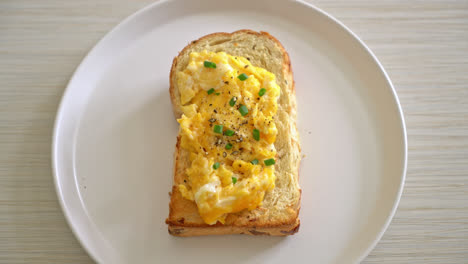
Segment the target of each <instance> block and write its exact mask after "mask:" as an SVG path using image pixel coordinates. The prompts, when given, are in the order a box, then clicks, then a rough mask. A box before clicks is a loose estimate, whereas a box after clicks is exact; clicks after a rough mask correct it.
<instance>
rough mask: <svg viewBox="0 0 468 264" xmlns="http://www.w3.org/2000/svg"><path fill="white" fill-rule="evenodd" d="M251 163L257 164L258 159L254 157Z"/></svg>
mask: <svg viewBox="0 0 468 264" xmlns="http://www.w3.org/2000/svg"><path fill="white" fill-rule="evenodd" d="M250 163H252V164H253V165H257V164H258V159H254V160H252V161H251V162H250Z"/></svg>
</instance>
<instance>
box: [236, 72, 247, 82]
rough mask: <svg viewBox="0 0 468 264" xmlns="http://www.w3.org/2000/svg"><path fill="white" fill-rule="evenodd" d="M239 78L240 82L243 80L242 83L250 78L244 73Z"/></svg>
mask: <svg viewBox="0 0 468 264" xmlns="http://www.w3.org/2000/svg"><path fill="white" fill-rule="evenodd" d="M237 78H239V80H241V81H245V80H247V78H249V76H248V75H247V74H245V73H242V74H240V75H239V76H237Z"/></svg>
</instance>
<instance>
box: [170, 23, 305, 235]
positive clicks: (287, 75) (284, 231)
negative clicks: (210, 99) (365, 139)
mask: <svg viewBox="0 0 468 264" xmlns="http://www.w3.org/2000/svg"><path fill="white" fill-rule="evenodd" d="M244 35H247V36H254V37H256V38H264V39H266V40H267V41H268V40H269V41H271V42H272V43H274V45H276V47H275V48H278V49H279V50H280V53H281V56H282V58H281V59H282V63H281V66H282V75H283V77H284V80H282V81H284V83H282V84H281V85H280V86H281V87H282V94H281V96H282V97H285V96H286V97H287V99H288V100H287V109H285V111H287V112H288V116H290V117H291V118H290V119H291V120H289V121H288V122H290V125H291V130H293V133H292V134H293V135H291V136H290V140H291V147H290V148H291V150H289V151H290V152H294V154H295V157H296V159H294V161H293V162H292V163H294V164H292V165H291V168H292V169H294V170H295V171H294V172H290V173H291V174H292V175H293V176H292V177H294V180H295V181H294V184H295V185H296V186H293V190H294V191H296V192H298V197H297V198H296V199H295V200H294V201H293V202H292V203H291V204H290V205H288V206H287V207H285V208H283V209H282V210H281V212H280V213H276V214H269V211H272V210H271V209H273V208H271V209H269V208H268V207H267V208H265V207H262V206H261V207H259V208H257V209H255V210H252V211H247V210H244V211H242V212H239V213H233V214H229V215H228V216H227V218H226V223H225V224H221V223H219V222H218V223H216V224H214V225H208V224H206V223H205V222H204V221H203V220H202V218H201V217H200V215H199V214H198V208H197V206H196V204H195V202H193V201H189V200H187V199H185V198H183V197H182V195H181V193H180V192H179V190H178V187H177V186H178V185H179V184H182V183H183V182H184V178H185V177H186V175H185V169H186V168H187V166H188V165H189V164H187V160H188V153H187V152H186V151H184V150H183V149H181V147H180V136H178V137H177V143H176V148H175V152H174V172H173V175H174V184H173V187H172V191H171V193H170V196H171V201H170V203H169V217H168V218H167V219H166V224H168V231H169V234H171V235H174V236H182V237H187V236H201V235H224V234H248V235H272V236H287V235H292V234H295V233H296V232H298V230H299V226H300V220H299V210H300V196H301V189H300V187H299V185H298V183H297V180H298V177H299V171H298V169H299V162H300V145H299V139H298V135H297V127H296V99H295V88H294V85H295V83H294V79H293V74H292V69H291V61H290V58H289V55H288V53H287V52H286V50H285V49H284V47H283V46H282V45H281V43H280V42H279V41H278V40H277V39H276V38H275V37H273V36H272V35H270V34H269V33H267V32H262V31H260V32H256V31H252V30H248V29H243V30H239V31H235V32H233V33H225V32H219V33H212V34H209V35H206V36H203V37H201V38H199V39H197V40H194V41H192V42H191V43H190V44H188V45H187V46H186V47H185V48H184V49H182V51H180V52H179V54H178V55H177V56H176V57H175V58H174V60H173V63H172V67H171V71H170V76H169V78H170V88H169V93H170V98H171V102H172V106H173V112H174V115H175V117H176V118H180V117H181V116H182V110H181V107H180V104H179V103H178V102H180V95H179V91H178V89H177V87H176V82H175V76H176V72H177V70H178V67H180V66H181V65H180V64H182V63H183V62H182V60H183V59H184V56H186V55H187V54H188V53H189V51H190V50H193V49H194V47H195V46H196V45H197V44H198V43H201V42H205V41H208V40H212V39H219V38H227V39H229V38H233V37H236V36H244ZM226 52H227V53H229V51H226ZM254 65H255V64H254ZM255 66H257V65H255ZM283 88H284V89H283ZM279 152H280V151H279Z"/></svg>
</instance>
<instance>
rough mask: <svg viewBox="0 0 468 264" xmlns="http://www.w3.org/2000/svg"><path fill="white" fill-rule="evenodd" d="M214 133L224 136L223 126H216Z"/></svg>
mask: <svg viewBox="0 0 468 264" xmlns="http://www.w3.org/2000/svg"><path fill="white" fill-rule="evenodd" d="M213 131H214V132H215V133H218V134H222V133H223V125H215V126H214V128H213Z"/></svg>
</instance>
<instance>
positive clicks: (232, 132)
mask: <svg viewBox="0 0 468 264" xmlns="http://www.w3.org/2000/svg"><path fill="white" fill-rule="evenodd" d="M235 133H236V132H234V131H233V130H229V129H228V130H226V131H224V135H226V136H233V135H234V134H235Z"/></svg>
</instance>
